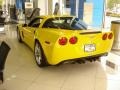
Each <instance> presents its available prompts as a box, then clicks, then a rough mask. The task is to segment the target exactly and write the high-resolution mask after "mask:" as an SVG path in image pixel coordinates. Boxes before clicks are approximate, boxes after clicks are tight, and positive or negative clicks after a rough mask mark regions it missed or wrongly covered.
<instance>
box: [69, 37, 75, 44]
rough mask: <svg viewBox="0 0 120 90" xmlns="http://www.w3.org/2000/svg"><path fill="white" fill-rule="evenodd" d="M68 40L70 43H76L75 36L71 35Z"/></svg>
mask: <svg viewBox="0 0 120 90" xmlns="http://www.w3.org/2000/svg"><path fill="white" fill-rule="evenodd" d="M69 42H70V44H75V43H77V37H75V36H74V37H71V38H70V39H69Z"/></svg>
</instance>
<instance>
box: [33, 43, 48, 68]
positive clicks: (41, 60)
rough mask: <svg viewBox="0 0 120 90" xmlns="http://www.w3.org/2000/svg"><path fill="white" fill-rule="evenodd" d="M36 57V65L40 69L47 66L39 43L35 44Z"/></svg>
mask: <svg viewBox="0 0 120 90" xmlns="http://www.w3.org/2000/svg"><path fill="white" fill-rule="evenodd" d="M34 55H35V60H36V63H37V65H38V66H39V67H44V66H47V63H46V60H45V56H44V53H43V50H42V48H41V45H40V43H39V42H36V43H35V47H34Z"/></svg>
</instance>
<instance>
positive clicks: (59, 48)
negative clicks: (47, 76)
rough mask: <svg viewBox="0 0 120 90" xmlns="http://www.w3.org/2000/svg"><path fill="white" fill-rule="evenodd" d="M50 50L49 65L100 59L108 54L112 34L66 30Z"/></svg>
mask: <svg viewBox="0 0 120 90" xmlns="http://www.w3.org/2000/svg"><path fill="white" fill-rule="evenodd" d="M62 33H63V34H61V35H60V36H59V38H58V40H57V41H56V43H55V45H54V48H53V49H52V53H51V58H50V59H49V63H50V64H52V65H55V64H59V63H61V62H64V61H69V60H76V59H81V58H89V57H93V58H94V57H95V58H96V56H97V57H100V56H102V55H104V54H106V53H108V52H109V51H110V49H111V47H112V43H113V38H114V37H113V33H112V32H111V31H110V32H102V31H94V30H92V31H89V30H81V31H79V30H76V31H75V30H66V31H64V32H62Z"/></svg>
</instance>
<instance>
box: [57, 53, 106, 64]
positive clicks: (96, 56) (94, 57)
mask: <svg viewBox="0 0 120 90" xmlns="http://www.w3.org/2000/svg"><path fill="white" fill-rule="evenodd" d="M107 55H108V53H101V54H97V55H93V56H87V57H81V58H75V59H68V60H63V61H62V62H60V63H58V64H62V63H64V62H68V61H78V60H91V59H98V58H99V57H101V56H107ZM58 64H57V65H58Z"/></svg>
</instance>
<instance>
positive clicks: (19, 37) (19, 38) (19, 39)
mask: <svg viewBox="0 0 120 90" xmlns="http://www.w3.org/2000/svg"><path fill="white" fill-rule="evenodd" d="M17 38H18V41H19V42H20V43H22V42H23V41H22V38H21V35H20V31H19V29H18V27H17Z"/></svg>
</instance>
